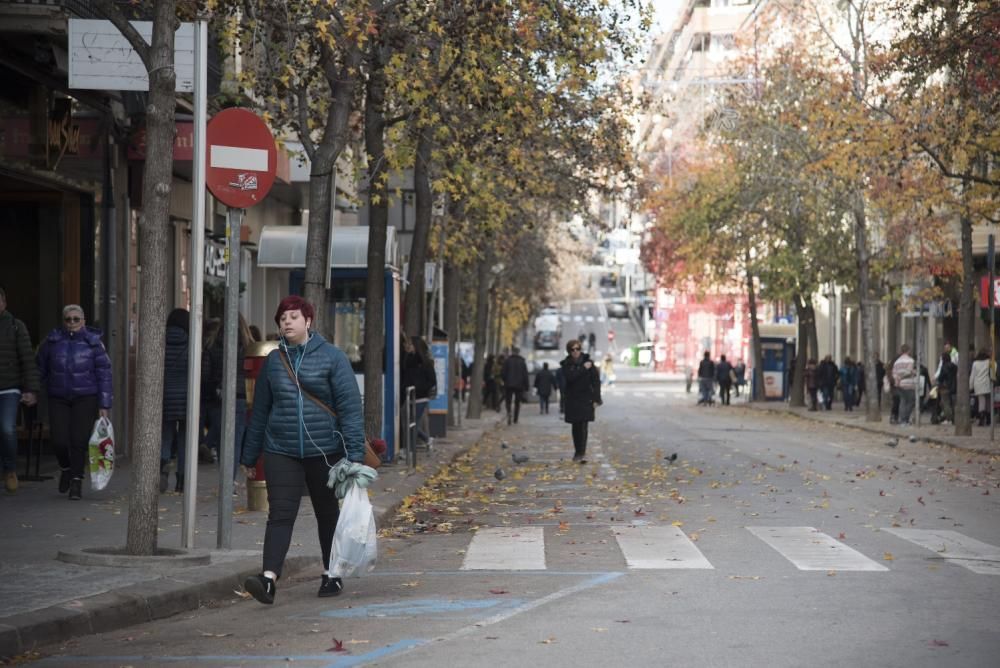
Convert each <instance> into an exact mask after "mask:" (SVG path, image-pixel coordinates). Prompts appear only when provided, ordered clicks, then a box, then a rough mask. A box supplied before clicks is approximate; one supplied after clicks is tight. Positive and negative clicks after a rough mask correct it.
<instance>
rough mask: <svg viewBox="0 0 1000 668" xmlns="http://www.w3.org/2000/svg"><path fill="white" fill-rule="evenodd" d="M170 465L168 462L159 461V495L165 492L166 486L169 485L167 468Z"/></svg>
mask: <svg viewBox="0 0 1000 668" xmlns="http://www.w3.org/2000/svg"><path fill="white" fill-rule="evenodd" d="M169 465H170V461H169V460H165V459H161V460H160V494H163V493H165V492H166V491H167V486H169V485H170V473H168V472H167V467H168V466H169Z"/></svg>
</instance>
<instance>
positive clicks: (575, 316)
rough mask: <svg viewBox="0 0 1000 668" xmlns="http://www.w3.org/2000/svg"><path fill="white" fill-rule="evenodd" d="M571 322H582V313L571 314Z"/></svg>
mask: <svg viewBox="0 0 1000 668" xmlns="http://www.w3.org/2000/svg"><path fill="white" fill-rule="evenodd" d="M573 322H583V316H582V315H574V316H573Z"/></svg>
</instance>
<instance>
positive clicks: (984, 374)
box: [969, 350, 993, 427]
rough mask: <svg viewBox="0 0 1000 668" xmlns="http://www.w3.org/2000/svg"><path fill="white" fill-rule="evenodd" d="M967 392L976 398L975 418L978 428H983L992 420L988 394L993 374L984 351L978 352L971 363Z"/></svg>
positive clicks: (987, 355) (990, 389)
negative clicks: (977, 421)
mask: <svg viewBox="0 0 1000 668" xmlns="http://www.w3.org/2000/svg"><path fill="white" fill-rule="evenodd" d="M969 390H970V391H971V392H972V394H973V395H975V397H976V418H977V419H978V420H979V426H980V427H984V426H986V425H988V424H989V423H990V420H991V419H992V417H993V416H992V412H993V411H992V410H991V406H990V394H991V393H992V391H993V374H992V373H990V354H989V353H988V352H986V351H985V350H980V351H979V354H978V355H976V359H975V361H973V362H972V371H971V372H970V373H969Z"/></svg>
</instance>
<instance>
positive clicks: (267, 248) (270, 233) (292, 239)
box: [257, 225, 399, 269]
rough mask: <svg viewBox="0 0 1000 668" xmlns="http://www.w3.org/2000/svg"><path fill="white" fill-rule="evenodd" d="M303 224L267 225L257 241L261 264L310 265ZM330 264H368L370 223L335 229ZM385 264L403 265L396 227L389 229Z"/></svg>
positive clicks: (279, 266)
mask: <svg viewBox="0 0 1000 668" xmlns="http://www.w3.org/2000/svg"><path fill="white" fill-rule="evenodd" d="M307 230H308V228H306V227H304V226H302V225H265V226H264V227H263V229H261V232H260V241H259V242H258V244H257V266H258V267H268V268H274V269H301V268H303V267H305V266H306V234H307ZM332 235H333V239H332V242H333V243H332V244H331V245H332V248H331V250H330V267H331V268H334V269H347V268H358V267H367V266H368V227H367V226H365V227H360V226H359V227H334V228H333V229H332ZM385 266H387V267H392V268H399V243H398V241H397V240H396V228H394V227H389V228H387V229H386V239H385Z"/></svg>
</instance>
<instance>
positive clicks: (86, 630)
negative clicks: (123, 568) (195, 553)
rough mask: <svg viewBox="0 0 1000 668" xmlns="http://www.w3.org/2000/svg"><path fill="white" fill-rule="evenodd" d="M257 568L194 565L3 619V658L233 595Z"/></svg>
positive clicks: (300, 560)
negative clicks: (186, 568) (177, 572)
mask: <svg viewBox="0 0 1000 668" xmlns="http://www.w3.org/2000/svg"><path fill="white" fill-rule="evenodd" d="M314 560H315V557H306V556H295V557H289V558H288V559H287V560H286V561H285V568H284V572H283V573H282V575H283V576H284V577H292V576H294V575H296V574H298V573H300V572H302V571H303V570H305V569H306V568H307V567H308V566H310V565H312V563H313V561H314ZM259 570H260V561H259V559H256V558H255V559H244V560H241V561H237V562H230V563H224V564H215V565H210V566H201V567H195V568H191V569H189V570H188V571H186V572H184V573H179V574H177V575H172V576H163V577H160V578H157V579H154V580H150V581H148V582H143V583H140V584H134V585H130V586H128V587H122V588H121V589H115V590H113V591H108V592H104V593H103V594H95V595H93V596H87V597H84V598H80V599H77V600H74V601H67V602H66V603H63V604H61V605H54V606H51V607H48V608H42V609H41V610H35V611H33V612H29V613H26V614H19V615H13V616H10V617H4V618H0V657H13V656H17V655H19V654H23V653H25V652H30V651H34V650H35V649H36V648H37V647H41V646H43V645H50V644H55V643H59V642H63V641H66V640H69V639H70V638H73V637H76V636H82V635H90V634H94V633H105V632H108V631H115V630H118V629H122V628H125V627H128V626H132V625H135V624H142V623H144V622H151V621H154V620H157V619H163V618H165V617H170V616H172V615H176V614H178V613H180V612H186V611H188V610H194V609H196V608H199V607H201V606H202V605H206V604H208V603H210V602H214V601H219V600H223V599H226V598H231V597H232V596H233V595H234V591H238V590H239V589H240V588H241V587H242V586H243V580H244V579H245V578H246V577H249V576H250V575H253V574H254V573H257V572H258V571H259Z"/></svg>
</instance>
